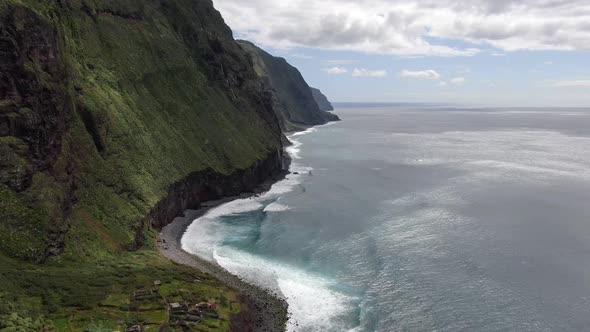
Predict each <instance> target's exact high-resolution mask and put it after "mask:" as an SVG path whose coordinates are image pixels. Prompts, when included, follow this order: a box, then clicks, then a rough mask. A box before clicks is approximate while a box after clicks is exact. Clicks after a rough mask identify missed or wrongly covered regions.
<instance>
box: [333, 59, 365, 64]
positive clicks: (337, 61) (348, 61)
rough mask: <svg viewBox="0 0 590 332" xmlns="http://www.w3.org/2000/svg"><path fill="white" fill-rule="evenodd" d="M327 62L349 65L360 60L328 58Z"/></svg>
mask: <svg viewBox="0 0 590 332" xmlns="http://www.w3.org/2000/svg"><path fill="white" fill-rule="evenodd" d="M326 62H328V63H331V64H334V65H349V64H351V63H355V62H358V60H352V59H332V60H326Z"/></svg>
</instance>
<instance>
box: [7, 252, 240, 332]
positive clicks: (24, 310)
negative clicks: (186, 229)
mask: <svg viewBox="0 0 590 332" xmlns="http://www.w3.org/2000/svg"><path fill="white" fill-rule="evenodd" d="M148 262H149V264H148ZM0 275H1V276H0V283H1V284H2V285H3V290H1V291H0V317H1V319H2V325H3V327H4V328H6V331H11V329H10V328H11V327H13V326H20V327H25V328H28V329H27V331H28V330H31V331H33V330H41V329H42V327H45V328H46V329H47V330H58V331H124V329H125V328H126V327H127V326H132V325H136V324H140V325H142V326H143V327H144V328H145V329H146V331H158V330H159V328H160V326H168V325H167V324H166V322H167V320H168V303H173V302H179V303H183V302H187V303H189V304H196V303H199V302H210V303H215V304H217V311H218V313H219V318H218V319H215V318H207V319H204V320H203V321H201V322H200V323H198V324H193V325H191V327H192V330H194V331H217V330H227V329H228V328H229V324H230V316H231V314H233V313H238V312H239V311H240V303H239V301H238V300H237V298H236V296H237V294H236V293H235V291H233V290H231V289H229V288H227V287H225V286H224V285H222V284H220V283H219V282H218V281H217V280H216V279H214V278H211V277H209V276H207V275H205V274H202V273H200V272H198V271H195V270H194V269H191V268H186V267H183V266H178V265H176V264H173V263H171V262H169V261H167V260H166V259H164V258H162V257H160V256H159V255H157V254H155V253H154V252H153V251H151V250H144V251H140V252H136V253H132V254H128V255H124V256H123V257H122V258H120V259H117V260H109V261H99V262H96V263H95V264H92V265H88V264H73V265H70V266H68V268H67V269H66V268H64V267H63V266H61V265H59V264H48V265H44V266H38V265H23V264H22V263H17V262H14V261H11V260H6V259H5V258H3V259H2V264H0ZM155 280H160V281H161V282H162V285H161V286H154V281H155ZM6 287H8V288H6ZM145 289H148V290H150V289H154V290H156V291H157V293H156V294H158V296H154V297H153V298H148V299H144V300H142V299H135V298H134V296H133V294H134V292H135V291H138V290H145ZM7 290H8V292H7ZM25 317H26V318H25ZM164 330H165V331H174V330H175V329H174V326H173V325H169V326H168V327H167V329H164Z"/></svg>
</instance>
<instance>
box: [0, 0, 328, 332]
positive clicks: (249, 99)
mask: <svg viewBox="0 0 590 332" xmlns="http://www.w3.org/2000/svg"><path fill="white" fill-rule="evenodd" d="M274 98H275V96H274V92H273V91H271V90H269V88H268V85H267V82H265V81H264V80H261V79H260V77H259V75H258V74H257V73H256V71H255V70H254V65H253V63H252V59H251V57H250V56H249V55H248V54H247V53H246V52H244V51H243V49H242V47H240V45H239V44H238V43H237V42H236V41H235V40H234V39H233V36H232V32H231V30H230V29H229V27H227V25H225V23H224V21H223V19H222V17H221V15H220V14H219V13H218V12H217V11H216V10H215V9H214V8H213V5H212V3H211V1H210V0H167V1H160V0H129V1H115V0H45V1H41V0H0V303H1V305H0V329H2V328H4V327H14V326H17V327H20V328H24V329H25V330H40V329H41V328H43V327H44V328H45V329H46V330H52V329H57V327H59V328H60V329H71V330H83V329H85V328H89V327H88V326H89V325H88V324H90V322H95V317H111V318H109V319H110V320H109V319H106V318H105V320H104V324H107V325H105V328H111V325H108V324H112V321H114V320H115V319H116V317H118V316H117V315H119V314H120V313H118V314H116V313H115V312H118V311H116V310H115V309H109V310H107V309H104V308H127V311H125V312H127V317H130V315H131V314H129V310H131V309H129V306H130V305H132V304H133V303H131V304H130V303H129V302H128V300H124V299H122V298H124V297H125V296H127V297H128V293H129V290H130V289H134V288H136V287H141V286H145V285H146V284H148V285H149V284H151V282H152V281H153V280H154V279H162V280H168V281H169V282H170V284H171V285H174V287H172V286H170V287H172V288H174V290H173V291H171V292H172V293H171V294H178V293H180V294H187V291H186V290H187V289H193V288H194V287H196V286H194V285H193V284H192V280H194V276H195V275H197V274H198V273H197V272H195V271H192V270H190V269H188V268H184V267H181V266H178V265H175V264H172V263H170V262H168V261H167V260H165V259H162V258H161V257H159V256H158V255H157V253H156V251H155V250H154V242H155V235H156V229H157V228H158V227H160V226H162V225H164V224H165V223H166V222H169V221H171V220H172V218H173V217H174V216H176V215H178V214H179V213H180V212H181V211H182V210H183V209H186V208H195V207H198V206H199V204H200V203H201V202H202V201H204V200H208V199H213V198H218V197H221V196H224V195H233V194H237V193H239V192H243V191H249V190H252V189H253V188H254V187H255V186H256V185H258V184H259V183H260V182H262V181H264V180H266V179H268V178H269V177H272V176H276V175H278V174H280V173H281V172H282V148H283V146H282V142H283V141H284V136H283V134H282V132H281V128H280V122H279V120H278V118H277V116H276V113H279V112H280V111H278V110H276V109H275V107H276V100H275V99H274ZM293 102H294V103H295V102H296V101H295V100H294V101H293ZM312 122H313V123H310V124H315V123H321V122H322V121H321V118H319V117H318V118H314V120H313V121H312ZM199 278H202V279H203V280H204V283H203V285H202V287H201V286H199V287H201V288H199V289H200V292H201V293H202V294H201V295H202V296H205V295H207V294H211V297H215V298H224V299H225V302H226V303H225V304H224V305H223V306H220V311H221V313H222V315H224V317H225V318H226V319H225V321H223V320H220V321H219V322H217V323H215V324H218V325H219V326H217V328H219V329H221V330H223V329H226V328H227V327H228V326H229V325H228V324H229V321H230V315H232V314H235V313H237V312H239V307H240V305H239V303H238V302H239V301H238V300H236V299H237V295H236V294H235V292H234V291H233V290H230V289H227V288H223V287H222V286H220V285H219V283H218V282H217V281H215V280H213V279H211V278H208V277H207V276H200V277H199ZM206 286H211V287H209V288H207V287H206ZM178 289H183V290H184V291H183V292H180V291H179V290H178ZM169 290H170V289H169ZM183 296H184V295H183ZM228 299H229V300H228ZM232 299H234V300H232ZM220 301H221V300H220ZM228 301H229V302H228ZM232 301H234V302H235V303H234V304H233V306H232ZM105 303H106V304H105ZM120 310H124V309H120ZM138 312H142V311H138ZM109 315H110V316H109ZM137 315H139V316H141V315H143V314H137ZM139 316H138V317H139ZM72 317H74V318H72ZM138 317H136V319H137V320H138V321H141V319H144V318H141V317H139V318H138ZM142 317H143V316H142ZM145 319H147V318H145ZM212 324H213V323H212ZM215 324H213V325H215Z"/></svg>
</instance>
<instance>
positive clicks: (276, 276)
mask: <svg viewBox="0 0 590 332" xmlns="http://www.w3.org/2000/svg"><path fill="white" fill-rule="evenodd" d="M214 257H215V260H216V261H217V263H218V264H220V265H221V266H223V267H224V268H225V269H227V270H228V271H229V272H231V273H233V274H236V275H239V276H241V277H242V278H243V279H245V280H246V281H249V282H252V283H256V284H258V285H260V286H262V287H265V288H268V289H272V290H275V291H280V292H281V293H282V294H283V295H284V297H285V299H286V300H287V302H288V303H289V314H290V316H291V319H290V320H289V322H288V326H287V330H288V331H342V330H346V324H344V323H338V322H339V319H338V318H339V317H340V316H346V314H348V312H347V310H349V309H350V308H351V307H353V305H352V302H353V301H354V300H355V299H354V298H352V297H349V296H346V295H344V294H341V293H338V292H336V291H334V290H332V289H331V288H330V287H331V286H332V284H333V282H331V281H330V280H328V279H326V278H324V277H322V276H320V275H316V274H313V273H310V272H307V271H305V270H302V269H299V268H296V267H293V266H290V265H288V264H283V263H280V262H275V261H271V260H268V259H264V258H261V257H260V256H256V255H252V254H249V253H247V252H244V251H238V250H234V249H231V248H224V249H223V250H222V251H219V252H216V253H215V255H214Z"/></svg>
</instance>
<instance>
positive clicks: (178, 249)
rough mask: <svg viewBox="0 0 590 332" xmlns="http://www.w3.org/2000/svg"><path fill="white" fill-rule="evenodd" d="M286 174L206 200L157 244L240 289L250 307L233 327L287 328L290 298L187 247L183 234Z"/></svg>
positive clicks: (166, 229) (169, 227) (165, 253)
mask: <svg viewBox="0 0 590 332" xmlns="http://www.w3.org/2000/svg"><path fill="white" fill-rule="evenodd" d="M285 159H286V162H287V163H288V162H289V161H290V160H289V159H288V157H285ZM285 175H286V172H284V173H283V174H282V175H281V176H276V177H273V178H271V179H268V180H266V181H265V182H263V183H262V184H261V185H260V186H259V187H257V188H256V190H254V192H252V193H244V194H241V195H237V196H229V197H225V198H222V199H219V200H214V201H208V202H204V203H202V204H201V206H202V207H201V208H200V209H197V210H190V209H189V210H185V211H184V212H183V215H182V216H178V217H176V218H174V220H172V222H170V223H169V224H168V225H166V226H164V227H162V229H161V230H160V232H159V234H158V240H157V248H158V251H159V252H160V254H161V255H162V256H164V257H166V258H168V259H170V260H172V261H173V262H175V263H177V264H182V265H186V266H190V267H193V268H196V269H198V270H200V271H202V272H205V273H208V274H211V275H212V276H214V277H215V278H217V279H219V280H220V281H221V282H222V283H224V284H225V285H227V286H229V287H232V288H234V289H237V290H238V291H239V292H240V293H241V296H242V298H241V299H240V300H241V305H242V306H245V307H246V308H244V307H242V310H241V312H240V314H239V315H238V316H236V317H232V322H231V327H230V330H232V331H285V330H286V324H287V320H288V311H287V309H288V305H287V302H286V301H285V300H284V299H282V298H281V297H280V296H279V295H278V294H276V293H274V292H270V291H268V290H266V289H263V288H261V287H258V286H255V285H252V284H250V283H247V282H245V281H243V280H241V279H240V278H239V277H238V276H236V275H233V274H231V273H230V272H228V271H227V270H225V269H224V268H223V267H221V266H219V265H218V264H215V263H212V262H209V261H206V260H204V259H201V258H199V257H198V256H195V255H192V254H190V253H188V252H186V251H184V250H183V249H182V244H181V239H182V236H183V235H184V233H185V231H186V229H187V228H188V226H190V224H191V223H192V222H193V221H194V220H195V219H197V218H199V217H201V216H203V215H204V214H205V213H207V211H209V210H211V209H213V208H215V207H217V206H220V205H222V204H224V203H228V202H230V201H233V200H235V199H241V198H248V197H252V196H256V195H258V194H260V193H262V192H265V191H268V190H269V189H270V187H271V186H272V185H273V184H274V183H275V182H278V181H280V180H281V179H283V178H284V176H285Z"/></svg>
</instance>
